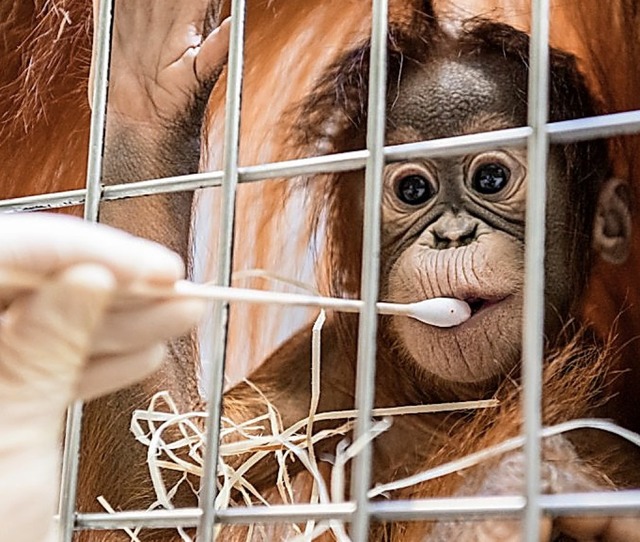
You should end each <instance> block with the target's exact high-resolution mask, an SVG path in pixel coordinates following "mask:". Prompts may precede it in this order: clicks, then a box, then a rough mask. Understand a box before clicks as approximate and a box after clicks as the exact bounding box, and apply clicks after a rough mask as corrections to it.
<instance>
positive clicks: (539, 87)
mask: <svg viewBox="0 0 640 542" xmlns="http://www.w3.org/2000/svg"><path fill="white" fill-rule="evenodd" d="M372 1H373V8H372V10H373V11H372V47H371V71H370V88H369V90H370V95H369V115H368V130H367V149H366V150H361V151H353V152H346V153H339V154H334V155H329V156H322V157H314V158H305V159H299V160H291V161H286V162H277V163H271V164H264V165H255V166H249V167H238V143H239V123H240V98H241V85H242V63H243V33H244V13H245V0H234V2H233V5H232V10H233V19H232V29H231V45H230V58H229V67H228V74H229V77H228V87H227V103H226V118H225V153H224V167H223V170H222V171H215V172H211V173H199V174H194V175H185V176H179V177H171V178H165V179H152V180H147V181H140V182H134V183H128V184H120V185H113V186H109V187H101V185H100V171H101V158H102V149H103V135H104V120H105V106H106V93H107V86H108V80H107V75H108V60H109V49H110V29H111V15H112V0H102V1H101V2H100V11H99V15H98V25H97V29H96V31H97V38H96V42H95V43H96V50H95V52H94V54H95V55H96V56H95V58H96V66H97V70H96V73H95V74H94V77H95V83H94V93H93V96H92V105H93V107H92V109H93V111H92V121H91V136H90V152H89V162H88V170H87V188H86V189H84V190H73V191H67V192H58V193H53V194H44V195H34V196H30V197H25V198H15V199H11V200H5V201H0V211H5V212H6V211H24V210H36V209H45V208H46V209H53V208H61V207H67V206H72V205H81V204H85V218H86V219H87V220H96V219H97V215H98V208H99V204H100V201H106V200H117V199H123V198H128V197H138V196H143V195H151V194H160V193H170V192H178V191H186V190H195V189H197V188H205V187H212V186H222V187H223V193H224V195H223V208H224V212H223V216H222V218H221V227H220V232H221V233H220V235H221V243H220V253H219V266H218V282H219V283H220V284H228V281H229V270H230V264H231V253H232V246H233V218H234V204H235V188H236V185H237V183H238V182H255V181H260V180H265V179H272V178H287V177H293V176H297V175H301V174H308V173H320V172H336V171H348V170H354V169H361V168H363V167H366V195H365V208H366V211H365V232H364V241H363V245H364V246H363V250H364V253H363V262H365V263H364V264H363V272H362V284H363V286H362V292H361V298H362V302H363V304H364V307H363V310H362V313H361V318H360V329H359V344H358V379H357V407H358V408H359V417H358V423H357V429H356V436H362V435H365V434H366V433H367V431H368V429H369V428H370V418H371V409H372V406H373V399H374V397H373V394H374V388H373V381H374V376H375V335H376V311H375V302H376V301H377V296H378V256H379V254H378V253H379V224H380V222H379V220H380V217H379V214H380V209H379V199H380V197H379V190H380V174H381V171H382V167H383V165H384V161H385V160H387V161H390V160H401V159H409V158H413V157H431V156H448V155H449V156H450V155H457V154H461V153H467V152H471V151H479V150H485V149H490V148H494V147H495V146H497V145H499V146H501V147H507V146H524V145H525V144H527V143H528V148H529V152H528V155H529V158H528V159H529V167H528V170H529V179H530V182H529V191H528V201H527V224H526V232H527V233H526V235H527V237H526V247H527V248H526V253H527V255H526V287H525V288H526V293H525V310H524V314H525V316H524V323H523V334H524V339H523V340H524V342H523V386H524V398H523V405H524V413H525V432H526V435H527V445H526V457H527V487H526V495H516V496H499V497H467V498H459V497H458V498H448V499H419V500H411V501H390V502H377V501H375V502H371V501H369V500H368V498H367V491H368V489H369V483H370V474H371V472H370V469H371V450H370V448H369V447H365V451H364V453H363V454H362V455H361V456H360V457H358V458H356V461H355V467H354V483H353V486H352V496H353V500H352V501H351V502H345V503H333V504H331V505H311V504H298V505H279V506H272V507H269V508H267V507H261V506H256V507H253V508H244V507H239V508H234V509H229V510H218V511H216V510H215V509H214V500H215V494H216V465H217V456H218V434H219V414H220V401H221V399H222V371H223V369H224V356H225V351H224V350H225V348H224V346H225V342H226V341H225V337H226V322H227V310H228V303H227V302H218V303H217V304H216V309H215V310H216V313H215V329H216V333H217V337H218V340H217V341H216V344H217V346H216V348H217V350H216V353H215V355H214V359H215V365H214V369H213V371H212V373H213V374H212V388H211V389H212V390H213V393H212V399H211V404H210V409H209V419H208V427H207V429H208V430H207V452H206V459H205V474H204V478H203V481H202V485H201V488H202V491H201V502H200V507H199V508H195V509H181V510H168V511H145V512H143V511H133V512H118V513H115V514H107V513H104V514H76V510H75V494H76V483H77V472H78V448H79V442H80V421H81V411H82V406H81V404H80V403H77V404H76V405H74V406H73V407H72V409H71V410H70V414H69V417H68V424H67V439H66V444H65V452H64V468H63V477H62V489H61V507H60V523H61V540H62V541H64V542H70V541H71V539H72V536H73V531H74V528H75V529H77V530H104V529H122V528H136V527H147V528H172V527H198V528H199V535H200V537H201V539H202V540H203V541H207V542H208V541H209V540H211V539H212V536H213V533H214V529H215V526H216V525H217V524H247V523H252V522H256V523H270V522H271V523H272V522H285V521H287V522H301V521H304V520H307V519H316V520H319V521H320V520H328V519H337V520H341V521H347V522H351V523H352V535H353V538H354V539H355V540H357V541H363V540H366V537H367V529H368V526H369V522H370V520H371V519H372V518H373V519H376V520H380V521H385V520H407V521H411V520H427V519H438V518H455V519H462V518H468V517H473V518H478V517H486V516H496V515H506V516H510V517H521V518H524V521H523V529H524V537H525V539H526V540H537V539H538V535H539V518H540V514H541V513H542V512H545V513H548V514H551V515H568V514H570V515H580V514H612V513H620V514H625V513H630V512H637V511H638V510H639V509H640V490H636V491H621V492H617V493H604V492H603V493H588V494H573V495H542V494H541V493H540V487H539V486H540V484H539V472H540V441H539V432H540V428H541V417H540V397H541V360H542V342H541V338H542V331H543V319H542V311H543V307H544V306H543V296H544V265H543V263H544V222H545V221H544V211H545V209H544V201H545V179H546V160H547V147H548V144H549V142H552V143H565V142H570V141H577V140H585V139H591V138H595V137H610V136H613V135H623V134H631V133H638V132H640V111H632V112H625V113H618V114H613V115H603V116H599V117H593V118H590V119H579V120H572V121H563V122H555V123H547V102H548V97H547V88H548V69H549V63H548V13H549V0H532V5H533V8H532V11H533V30H532V39H531V72H530V78H529V97H530V98H529V118H528V126H524V127H520V128H514V129H509V130H500V131H495V132H487V133H481V134H473V135H467V136H459V137H451V138H444V139H439V140H432V141H424V142H419V143H411V144H405V145H396V146H389V147H383V143H384V122H385V107H386V104H385V96H386V93H385V84H386V83H385V73H386V42H387V40H386V31H387V24H386V23H387V21H386V19H387V0H372Z"/></svg>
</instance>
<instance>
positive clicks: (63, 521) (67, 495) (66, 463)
mask: <svg viewBox="0 0 640 542" xmlns="http://www.w3.org/2000/svg"><path fill="white" fill-rule="evenodd" d="M112 7H113V6H112V0H101V1H100V2H99V8H98V10H99V11H98V24H97V28H96V36H95V39H94V42H95V51H94V52H93V55H94V60H95V62H94V65H95V71H94V73H93V94H92V96H91V126H90V131H89V157H88V163H87V181H86V186H87V188H86V196H85V200H84V219H85V220H88V221H90V222H97V221H98V212H99V208H100V198H101V192H102V188H101V176H102V154H103V150H104V132H105V126H106V117H107V92H108V86H109V58H110V50H111V20H112ZM82 408H83V405H82V402H81V401H76V402H75V403H74V404H73V405H72V406H71V407H70V408H69V409H68V410H67V422H66V427H65V441H64V450H63V460H62V476H61V488H60V495H61V498H60V542H71V541H72V539H73V532H74V524H75V514H76V494H77V487H78V468H79V462H80V437H81V431H82Z"/></svg>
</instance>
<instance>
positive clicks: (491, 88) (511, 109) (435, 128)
mask: <svg viewBox="0 0 640 542" xmlns="http://www.w3.org/2000/svg"><path fill="white" fill-rule="evenodd" d="M519 71H520V72H521V71H522V70H521V69H520V70H519V69H518V66H517V64H515V63H513V62H507V61H504V60H503V59H501V61H494V62H488V63H487V62H486V59H485V62H484V63H483V64H482V65H480V64H477V63H475V62H470V61H468V60H465V59H453V60H440V61H435V62H430V63H428V64H426V65H421V66H414V67H413V68H412V69H410V70H409V71H408V72H407V73H405V74H404V76H403V78H402V80H401V82H400V85H399V88H398V94H397V96H396V97H395V100H394V101H393V102H392V105H391V107H390V109H389V113H388V124H389V131H397V130H403V129H409V130H411V131H414V132H417V133H418V134H419V136H420V138H421V139H433V138H438V137H446V136H452V135H460V134H465V133H472V132H477V131H479V130H478V129H477V127H478V126H479V125H482V128H483V130H491V129H497V128H507V127H513V126H519V125H522V124H524V123H525V120H526V99H525V97H524V96H523V94H522V87H521V86H519V83H520V84H521V81H518V79H522V77H519V75H521V74H518V73H517V72H519ZM524 88H525V89H526V85H525V87H524ZM488 119H493V120H494V122H492V123H491V125H489V126H487V124H486V121H487V120H488Z"/></svg>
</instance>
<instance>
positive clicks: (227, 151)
mask: <svg viewBox="0 0 640 542" xmlns="http://www.w3.org/2000/svg"><path fill="white" fill-rule="evenodd" d="M245 8H246V6H245V0H233V2H232V7H231V36H230V43H229V61H228V68H227V96H226V104H225V124H224V158H223V171H224V174H223V178H222V212H221V216H220V226H219V227H220V231H219V237H218V239H219V245H218V261H217V267H216V284H218V285H220V286H230V284H231V264H232V258H233V229H234V228H233V226H234V219H235V205H236V188H237V185H238V150H239V145H240V107H241V93H242V67H243V50H244V47H243V46H244V19H245ZM228 316H229V303H228V302H227V301H217V302H215V303H214V305H213V333H214V337H215V339H216V340H215V341H214V346H213V353H212V366H211V379H210V388H209V389H210V390H211V397H210V400H209V405H208V416H207V423H206V437H205V439H206V449H205V452H204V465H203V469H204V473H203V477H202V479H201V483H200V501H199V504H200V508H201V510H202V518H201V520H200V522H199V525H198V536H199V538H200V540H213V535H214V531H215V522H216V509H215V497H216V489H217V487H216V481H217V479H218V468H217V467H218V446H219V442H218V440H219V436H220V415H221V410H222V393H223V387H224V365H225V358H226V344H227V326H228Z"/></svg>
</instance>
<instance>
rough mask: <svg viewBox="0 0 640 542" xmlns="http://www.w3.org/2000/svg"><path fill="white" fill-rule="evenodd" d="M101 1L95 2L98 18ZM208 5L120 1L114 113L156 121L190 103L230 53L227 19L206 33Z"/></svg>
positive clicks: (196, 0)
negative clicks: (228, 51) (228, 49)
mask: <svg viewBox="0 0 640 542" xmlns="http://www.w3.org/2000/svg"><path fill="white" fill-rule="evenodd" d="M98 2H99V0H94V2H93V4H94V22H95V20H96V14H97V12H98V11H97V10H98ZM209 5H210V1H209V0H117V1H116V2H115V12H114V23H113V41H112V50H111V70H110V80H109V110H110V114H113V115H118V116H120V117H122V119H123V120H124V121H130V122H133V123H142V124H151V125H154V124H156V123H157V121H158V120H161V121H164V122H171V121H173V120H174V119H176V118H178V117H179V116H180V115H181V114H182V113H183V112H184V111H185V110H187V109H188V108H189V106H190V105H191V101H192V97H193V96H195V95H198V93H199V89H200V88H201V87H202V86H203V85H204V83H205V82H206V81H207V80H208V79H210V78H211V76H212V75H213V73H214V72H215V71H216V69H217V68H218V67H219V66H220V65H221V64H222V62H223V61H224V59H225V58H226V54H227V48H228V41H229V23H228V21H225V22H223V23H222V24H221V25H220V26H219V27H218V28H216V29H215V30H213V31H212V32H211V33H210V34H209V35H204V32H205V26H206V25H205V19H206V17H207V15H208V9H209ZM95 35H96V33H95V32H94V36H95ZM92 68H93V66H92ZM123 120H121V122H122V121H123Z"/></svg>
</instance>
